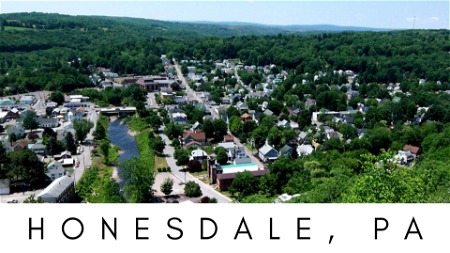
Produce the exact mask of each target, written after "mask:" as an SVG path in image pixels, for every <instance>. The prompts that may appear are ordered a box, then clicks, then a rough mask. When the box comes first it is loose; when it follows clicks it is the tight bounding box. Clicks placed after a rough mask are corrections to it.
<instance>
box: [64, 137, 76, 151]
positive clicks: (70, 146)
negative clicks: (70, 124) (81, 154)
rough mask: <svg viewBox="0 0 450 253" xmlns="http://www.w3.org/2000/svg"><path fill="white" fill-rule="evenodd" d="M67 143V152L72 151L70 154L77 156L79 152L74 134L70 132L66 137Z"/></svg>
mask: <svg viewBox="0 0 450 253" xmlns="http://www.w3.org/2000/svg"><path fill="white" fill-rule="evenodd" d="M65 142H66V150H67V151H70V153H72V154H75V153H76V152H77V146H76V144H75V139H74V138H73V134H72V133H71V132H68V133H67V135H66V137H65Z"/></svg>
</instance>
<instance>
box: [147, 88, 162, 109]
mask: <svg viewBox="0 0 450 253" xmlns="http://www.w3.org/2000/svg"><path fill="white" fill-rule="evenodd" d="M147 108H154V109H158V108H159V106H158V104H157V103H156V99H155V93H154V92H149V93H147Z"/></svg>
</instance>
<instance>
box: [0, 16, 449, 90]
mask: <svg viewBox="0 0 450 253" xmlns="http://www.w3.org/2000/svg"><path fill="white" fill-rule="evenodd" d="M0 19H1V20H2V21H1V24H2V28H1V33H2V34H1V36H0V75H1V77H0V89H1V90H0V94H15V93H18V92H26V91H32V90H39V89H60V90H62V91H70V90H71V89H74V88H79V87H85V86H89V85H90V83H89V81H88V79H87V76H88V74H89V73H87V69H86V67H87V66H88V65H90V64H91V65H94V66H103V67H108V68H111V69H112V71H115V72H118V73H120V74H127V73H134V74H149V73H152V72H155V71H156V72H157V71H158V70H162V65H161V64H160V62H161V61H160V59H159V58H160V55H161V54H167V55H168V56H169V57H170V58H171V57H176V58H180V59H181V58H187V59H189V58H191V59H193V58H195V59H202V60H203V59H205V60H217V59H226V58H239V59H240V60H241V61H243V62H244V63H245V64H247V65H252V64H255V65H265V64H276V65H277V66H278V67H279V68H280V69H284V70H287V71H289V72H290V73H299V74H300V73H310V74H314V73H317V72H318V71H324V70H330V71H331V70H333V69H343V70H347V69H350V70H353V71H355V72H357V73H359V77H360V82H365V83H368V82H402V81H405V80H415V79H417V78H426V79H432V80H441V81H442V82H444V81H448V80H449V76H450V74H449V71H448V62H450V54H449V53H448V52H449V51H450V43H449V38H448V31H445V30H442V31H396V32H394V31H392V32H344V33H324V34H310V35H304V34H301V35H300V34H299V35H292V34H290V35H286V34H278V35H274V36H267V35H266V36H254V35H250V36H237V37H217V36H216V37H213V36H212V35H217V34H216V33H214V32H213V31H216V30H218V29H215V28H217V27H215V26H214V25H206V24H205V25H200V24H199V26H204V27H206V29H205V28H204V27H203V28H202V29H198V31H201V33H196V31H197V30H196V29H188V28H192V27H190V25H188V24H176V23H169V22H158V21H148V20H141V19H129V18H107V17H84V16H80V17H73V16H65V15H57V14H40V13H32V14H2V15H0ZM210 30H211V31H210ZM219 30H220V29H219ZM210 32H211V33H210ZM200 34H211V36H208V37H207V36H200ZM76 59H80V62H78V63H76V64H74V65H71V66H69V65H68V64H67V63H68V62H72V61H74V60H76ZM5 74H7V75H5ZM299 78H300V77H299ZM293 81H298V80H293ZM325 81H329V80H325ZM6 87H9V88H8V89H7V90H6V91H5V88H6Z"/></svg>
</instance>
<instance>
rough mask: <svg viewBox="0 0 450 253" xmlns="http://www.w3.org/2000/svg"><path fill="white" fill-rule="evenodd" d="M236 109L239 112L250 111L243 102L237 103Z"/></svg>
mask: <svg viewBox="0 0 450 253" xmlns="http://www.w3.org/2000/svg"><path fill="white" fill-rule="evenodd" d="M236 108H237V109H238V110H239V111H243V110H248V106H247V104H245V103H244V102H242V101H239V102H237V104H236Z"/></svg>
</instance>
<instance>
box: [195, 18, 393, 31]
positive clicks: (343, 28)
mask: <svg viewBox="0 0 450 253" xmlns="http://www.w3.org/2000/svg"><path fill="white" fill-rule="evenodd" d="M191 23H193V24H212V25H218V26H229V27H252V28H253V29H258V28H263V29H267V31H268V32H269V33H283V32H342V31H355V32H357V31H377V32H378V31H390V30H392V29H386V28H373V27H362V26H338V25H328V24H318V25H265V24H258V23H246V22H211V21H198V22H191Z"/></svg>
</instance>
